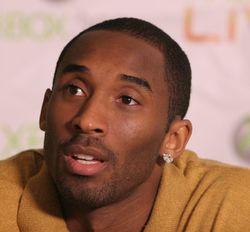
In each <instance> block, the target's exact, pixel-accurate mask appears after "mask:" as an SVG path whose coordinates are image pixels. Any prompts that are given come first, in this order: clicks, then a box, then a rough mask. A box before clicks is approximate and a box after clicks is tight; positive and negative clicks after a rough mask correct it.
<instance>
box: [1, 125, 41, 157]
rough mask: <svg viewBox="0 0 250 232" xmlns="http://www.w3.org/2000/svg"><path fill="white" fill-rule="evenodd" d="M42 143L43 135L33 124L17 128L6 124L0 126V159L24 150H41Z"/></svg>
mask: <svg viewBox="0 0 250 232" xmlns="http://www.w3.org/2000/svg"><path fill="white" fill-rule="evenodd" d="M42 141H43V133H42V132H41V131H40V130H39V129H38V127H37V124H35V123H34V124H26V125H20V126H18V127H17V128H13V127H11V126H10V125H8V124H5V125H0V159H2V158H4V156H10V155H14V154H15V153H17V152H20V151H22V150H24V149H30V148H41V147H42Z"/></svg>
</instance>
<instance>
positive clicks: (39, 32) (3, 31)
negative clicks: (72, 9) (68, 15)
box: [0, 11, 66, 40]
mask: <svg viewBox="0 0 250 232" xmlns="http://www.w3.org/2000/svg"><path fill="white" fill-rule="evenodd" d="M65 34H66V32H65V20H64V18H63V17H60V16H56V15H54V14H53V15H52V14H50V13H48V12H32V13H25V12H19V11H15V12H7V13H5V12H4V13H3V12H0V39H1V38H4V39H8V40H23V39H33V40H47V39H50V38H53V37H63V36H65Z"/></svg>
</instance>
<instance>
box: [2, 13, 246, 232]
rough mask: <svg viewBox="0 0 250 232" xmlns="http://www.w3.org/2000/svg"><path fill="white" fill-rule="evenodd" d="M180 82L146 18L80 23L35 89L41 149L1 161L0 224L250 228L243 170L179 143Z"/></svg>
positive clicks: (76, 228) (181, 65)
mask: <svg viewBox="0 0 250 232" xmlns="http://www.w3.org/2000/svg"><path fill="white" fill-rule="evenodd" d="M190 82H191V70H190V65H189V62H188V59H187V57H186V55H185V53H184V52H183V51H182V50H181V48H180V47H179V46H178V45H177V43H176V42H175V41H173V40H172V39H171V38H170V37H169V36H168V35H166V34H165V33H164V32H163V31H161V30H160V29H158V28H156V27H155V26H153V25H152V24H150V23H148V22H145V21H142V20H139V19H133V18H121V19H115V20H109V21H105V22H103V23H100V24H97V25H95V26H93V27H90V28H89V29H87V30H85V31H83V32H81V33H80V34H79V35H78V36H76V37H75V38H74V39H73V40H71V41H70V42H69V44H68V45H66V47H65V48H64V50H63V51H62V53H61V55H60V57H59V59H58V62H57V66H56V70H55V75H54V80H53V86H52V89H51V90H50V89H48V90H47V91H46V93H45V97H44V103H43V106H42V110H41V117H40V128H41V129H42V130H43V131H44V132H45V140H44V149H43V150H41V151H34V150H31V151H26V152H23V153H20V154H18V155H17V156H15V157H12V158H10V159H8V160H5V161H1V164H0V169H1V176H0V181H1V183H0V186H1V190H0V197H1V203H0V206H1V208H2V210H1V213H0V220H1V221H0V222H1V223H0V231H22V232H27V231H36V232H40V231H41V232H45V231H60V232H66V231H72V232H83V231H109V232H112V231H120V232H125V231H127V232H128V231H129V232H139V231H147V232H151V231H152V232H158V231H167V232H168V231H173V232H174V231H192V232H193V231H250V219H249V214H250V194H249V193H248V191H249V188H250V181H249V178H248V177H249V174H250V172H249V171H248V170H244V169H240V168H236V167H231V166H226V165H223V164H219V163H216V162H212V161H204V160H200V159H199V158H198V157H197V156H196V155H195V154H194V153H193V152H190V151H185V145H186V143H187V142H188V139H189V137H190V135H191V131H192V126H191V123H190V121H188V120H186V119H184V116H185V114H186V111H187V108H188V105H189V97H190Z"/></svg>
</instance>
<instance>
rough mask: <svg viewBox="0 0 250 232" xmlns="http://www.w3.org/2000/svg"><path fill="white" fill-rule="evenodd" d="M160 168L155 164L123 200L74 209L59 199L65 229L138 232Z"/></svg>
mask: <svg viewBox="0 0 250 232" xmlns="http://www.w3.org/2000/svg"><path fill="white" fill-rule="evenodd" d="M161 173H162V170H161V168H160V167H158V166H156V167H155V168H154V170H153V172H152V174H151V176H150V177H149V178H148V179H147V180H146V181H145V182H144V183H142V184H141V185H140V186H138V187H137V189H136V190H135V191H134V192H132V193H131V194H130V195H129V196H128V197H127V198H126V199H123V200H121V201H119V202H116V203H113V204H111V205H107V206H105V207H102V208H98V209H94V210H91V209H88V208H82V207H81V208H76V207H73V206H72V205H70V204H67V202H62V207H63V211H64V217H65V221H66V224H67V226H68V229H69V230H70V231H72V232H73V231H74V232H90V231H95V232H99V231H109V232H117V231H120V232H140V231H142V230H143V228H144V226H145V225H146V223H147V221H148V219H149V217H150V213H151V210H152V208H153V205H154V200H155V197H156V195H157V190H158V185H159V182H160V179H161Z"/></svg>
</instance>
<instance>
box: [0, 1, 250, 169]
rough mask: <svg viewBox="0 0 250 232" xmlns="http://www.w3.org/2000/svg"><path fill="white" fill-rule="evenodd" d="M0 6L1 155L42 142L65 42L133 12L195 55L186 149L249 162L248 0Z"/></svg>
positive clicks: (7, 3)
mask: <svg viewBox="0 0 250 232" xmlns="http://www.w3.org/2000/svg"><path fill="white" fill-rule="evenodd" d="M0 6H1V7H0V50H1V53H0V60H1V69H0V76H1V83H2V84H1V87H0V88H1V91H0V106H1V116H0V158H5V157H8V156H10V155H12V154H14V153H15V152H18V151H20V150H22V149H27V148H30V147H32V148H33V147H41V146H42V142H43V133H42V132H41V131H39V129H38V119H39V113H40V107H41V104H42V100H43V94H44V92H45V90H46V88H48V87H51V81H52V78H53V73H54V67H55V63H56V60H57V58H58V55H59V53H60V51H61V49H62V48H63V46H64V45H65V44H66V42H67V41H68V40H69V39H71V38H72V37H73V36H74V35H76V34H77V33H78V32H80V31H81V30H83V29H84V28H86V27H88V26H90V25H92V24H94V23H96V22H100V21H102V20H105V19H108V18H115V17H124V16H129V17H139V18H142V19H146V20H148V21H150V22H152V23H154V24H156V25H158V26H159V27H160V28H162V29H163V30H165V31H166V32H167V33H168V34H170V35H171V36H172V37H173V38H174V39H175V40H177V42H178V43H179V44H180V45H181V46H182V48H183V49H184V50H185V52H186V53H187V55H188V57H189V58H190V62H191V65H192V70H193V89H192V98H191V105H190V109H189V112H188V115H187V118H190V119H191V120H192V122H193V127H194V131H193V136H192V138H191V141H190V143H189V146H188V148H190V149H192V150H195V151H197V152H198V153H199V155H200V156H202V157H206V158H209V159H217V160H221V161H224V162H229V163H233V164H237V165H244V166H250V151H249V141H250V138H249V117H250V107H249V99H250V92H249V86H250V78H249V73H250V67H249V60H250V45H249V41H250V0H230V1H228V0H227V1H226V0H225V1H223V0H220V1H219V0H214V1H208V0H206V1H197V0H178V1H175V2H173V1H132V0H128V1H114V0H109V1H105V3H100V1H95V0H93V1H80V0H75V1H71V0H39V1H36V4H34V3H33V2H32V1H31V0H27V1H25V3H23V2H20V1H17V0H12V1H7V0H3V1H2V2H1V3H0Z"/></svg>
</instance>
